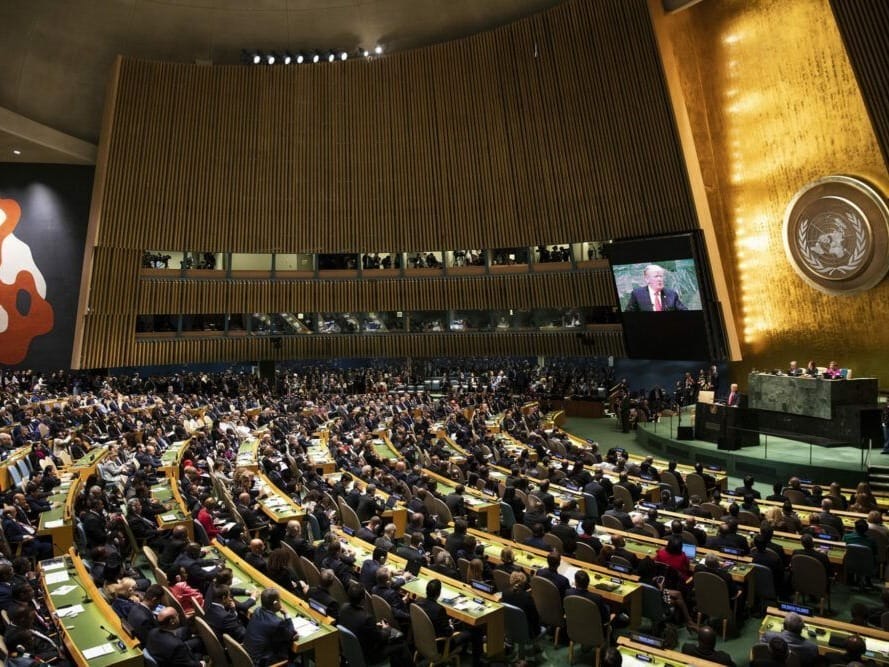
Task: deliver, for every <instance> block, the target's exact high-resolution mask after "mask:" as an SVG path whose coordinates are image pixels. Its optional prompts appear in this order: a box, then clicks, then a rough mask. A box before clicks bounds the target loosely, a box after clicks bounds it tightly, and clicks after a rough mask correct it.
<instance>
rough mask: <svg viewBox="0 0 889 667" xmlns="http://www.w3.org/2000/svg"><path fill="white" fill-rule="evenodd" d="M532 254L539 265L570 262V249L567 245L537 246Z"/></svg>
mask: <svg viewBox="0 0 889 667" xmlns="http://www.w3.org/2000/svg"><path fill="white" fill-rule="evenodd" d="M534 254H535V258H536V260H537V262H538V263H539V264H548V263H550V262H570V261H571V248H570V247H569V246H567V245H539V246H537V248H536V249H535V250H534Z"/></svg>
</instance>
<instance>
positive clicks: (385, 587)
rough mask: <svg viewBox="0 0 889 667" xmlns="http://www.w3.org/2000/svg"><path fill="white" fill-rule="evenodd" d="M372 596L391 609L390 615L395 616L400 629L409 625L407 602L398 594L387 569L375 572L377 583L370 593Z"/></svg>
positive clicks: (383, 568)
mask: <svg viewBox="0 0 889 667" xmlns="http://www.w3.org/2000/svg"><path fill="white" fill-rule="evenodd" d="M371 592H372V593H373V594H374V595H379V596H380V597H381V598H383V599H384V600H385V601H386V602H388V603H389V606H390V607H391V608H392V615H393V616H395V620H397V621H398V622H399V623H400V624H401V625H402V627H407V626H408V625H409V624H410V620H411V615H410V612H409V611H408V607H407V602H406V601H405V599H404V595H402V593H401V592H399V591H398V590H397V589H396V587H395V586H394V585H393V582H392V573H391V572H390V571H389V568H388V567H385V566H384V567H381V568H380V569H379V570H377V583H376V585H375V586H374V587H373V590H372V591H371Z"/></svg>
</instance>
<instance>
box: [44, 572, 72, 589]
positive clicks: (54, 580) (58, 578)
mask: <svg viewBox="0 0 889 667" xmlns="http://www.w3.org/2000/svg"><path fill="white" fill-rule="evenodd" d="M69 578H70V577H69V576H68V572H67V571H65V570H62V571H61V572H51V573H50V574H47V575H46V576H45V577H43V580H44V581H45V582H46V585H47V586H48V585H50V584H60V583H62V582H63V581H68V579H69Z"/></svg>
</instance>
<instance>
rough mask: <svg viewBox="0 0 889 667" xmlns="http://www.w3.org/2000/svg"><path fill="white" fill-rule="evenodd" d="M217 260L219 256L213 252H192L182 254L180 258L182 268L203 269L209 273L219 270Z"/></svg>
mask: <svg viewBox="0 0 889 667" xmlns="http://www.w3.org/2000/svg"><path fill="white" fill-rule="evenodd" d="M219 258H220V256H219V255H218V254H217V253H215V252H210V251H196V250H192V251H190V252H186V253H184V255H183V258H182V268H183V269H205V270H209V271H212V270H214V269H221V268H222V266H221V263H220V262H219Z"/></svg>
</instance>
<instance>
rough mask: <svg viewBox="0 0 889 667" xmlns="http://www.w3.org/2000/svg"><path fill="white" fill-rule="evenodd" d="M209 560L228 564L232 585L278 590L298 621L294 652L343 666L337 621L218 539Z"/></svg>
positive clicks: (323, 664) (321, 664)
mask: <svg viewBox="0 0 889 667" xmlns="http://www.w3.org/2000/svg"><path fill="white" fill-rule="evenodd" d="M207 556H208V557H209V558H218V559H221V560H224V561H225V564H226V566H227V567H230V568H231V570H232V575H233V577H234V578H233V580H232V584H233V585H234V586H237V587H238V588H244V589H246V590H248V591H255V592H257V593H260V592H262V591H263V590H264V589H266V588H274V589H277V590H278V592H279V593H280V595H281V607H282V609H283V610H284V611H285V612H286V614H287V616H289V617H290V618H292V619H294V620H293V622H294V628H295V629H296V631H297V632H298V633H299V638H298V639H297V640H296V641H295V642H294V643H293V651H294V652H296V653H302V652H304V651H314V652H315V664H316V665H318V667H339V664H340V643H339V636H338V634H337V630H336V628H335V627H333V625H331V624H332V622H333V619H330V618H328V617H326V616H322V615H321V614H319V613H318V612H316V611H314V610H313V609H312V608H311V607H309V605H308V604H307V603H306V602H305V601H303V600H300V599H299V598H298V597H296V596H295V595H293V594H292V593H289V592H287V591H284V590H281V589H280V587H279V586H278V585H277V584H275V583H274V582H273V581H272V580H271V579H269V578H268V577H266V576H264V575H263V574H261V573H260V572H257V571H256V570H255V569H253V568H252V567H250V565H248V564H247V563H245V562H244V561H243V560H241V559H240V558H238V556H236V555H235V553H234V552H232V551H230V550H229V549H227V548H225V547H223V546H222V545H220V544H219V543H218V542H216V541H215V540H214V541H213V543H212V545H211V546H210V547H208V548H207Z"/></svg>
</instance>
